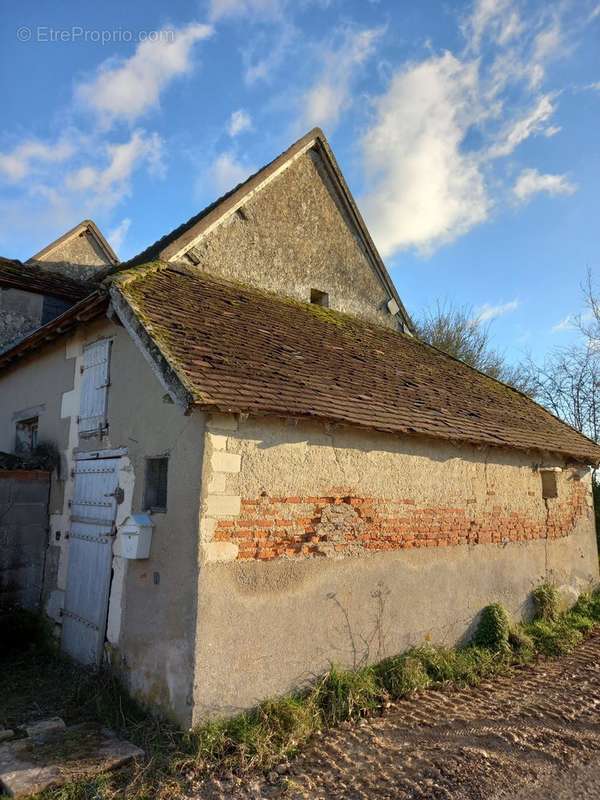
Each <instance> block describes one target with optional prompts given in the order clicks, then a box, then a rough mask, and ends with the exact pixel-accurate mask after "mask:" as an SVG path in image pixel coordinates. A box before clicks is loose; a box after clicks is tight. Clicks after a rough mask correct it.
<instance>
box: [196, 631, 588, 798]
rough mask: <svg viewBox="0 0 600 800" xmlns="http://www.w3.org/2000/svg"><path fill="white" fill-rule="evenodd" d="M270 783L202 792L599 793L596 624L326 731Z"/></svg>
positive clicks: (290, 794) (530, 795)
mask: <svg viewBox="0 0 600 800" xmlns="http://www.w3.org/2000/svg"><path fill="white" fill-rule="evenodd" d="M281 771H282V772H283V769H282V770H281ZM272 781H273V782H272V783H271V784H269V782H268V781H266V782H265V783H262V782H261V783H260V784H259V783H255V784H254V785H252V786H248V785H247V784H246V785H240V784H237V782H236V781H234V780H231V781H230V782H227V781H226V782H224V783H223V782H222V783H220V784H219V783H218V782H216V781H215V782H212V785H211V786H210V787H206V788H207V791H206V792H202V794H201V795H199V796H198V797H203V798H215V797H223V798H225V797H227V798H236V797H238V798H250V797H265V796H268V797H273V798H283V797H285V798H289V799H290V800H292V799H293V800H321V799H322V800H333V799H334V798H335V799H336V800H337V799H339V800H341V799H342V798H344V799H345V800H363V799H364V800H384V799H387V798H399V799H401V800H404V798H419V799H420V800H424V799H425V798H427V800H448V799H449V798H452V800H506V798H511V800H542V798H543V800H551V799H552V800H553V799H554V798H556V800H567V799H568V800H572V798H578V800H592V798H594V799H595V798H600V632H596V633H595V634H594V635H592V637H591V638H590V639H588V640H587V641H586V642H585V643H584V644H583V645H581V646H580V647H579V648H578V649H577V651H576V652H575V653H573V654H572V655H569V656H565V657H563V658H559V659H556V660H552V661H543V662H539V663H538V664H536V665H534V666H530V667H524V668H521V669H518V670H514V671H513V672H512V673H511V674H510V675H507V676H506V677H502V678H496V679H495V680H494V681H493V682H489V683H484V684H482V685H480V686H479V687H477V688H474V689H464V690H461V691H452V690H449V691H447V692H422V693H420V694H418V695H415V696H414V697H412V698H411V699H409V700H406V701H403V702H401V703H398V704H397V705H395V706H393V707H392V708H390V709H389V710H388V711H387V712H386V713H385V714H384V715H383V716H382V717H378V718H374V719H371V720H368V721H362V722H361V723H359V725H356V724H353V725H350V724H348V725H345V726H343V727H341V728H339V729H337V730H333V731H330V732H328V733H326V734H324V735H323V736H322V737H321V738H320V739H319V740H317V741H314V742H313V743H312V744H311V745H310V746H309V747H308V748H307V749H306V750H305V751H304V752H303V753H302V754H301V755H300V756H299V757H298V758H297V759H296V760H295V761H293V762H292V763H291V764H290V765H289V768H288V769H287V771H286V772H285V776H282V777H281V778H280V779H279V780H278V782H277V783H275V776H274V775H273V776H272Z"/></svg>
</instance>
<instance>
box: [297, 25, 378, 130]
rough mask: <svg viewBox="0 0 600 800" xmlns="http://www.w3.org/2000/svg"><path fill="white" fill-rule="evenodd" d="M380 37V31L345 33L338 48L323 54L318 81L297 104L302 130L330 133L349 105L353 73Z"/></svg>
mask: <svg viewBox="0 0 600 800" xmlns="http://www.w3.org/2000/svg"><path fill="white" fill-rule="evenodd" d="M382 33H383V30H382V29H381V28H370V29H365V30H360V31H354V30H346V31H344V32H343V34H342V37H341V42H340V43H339V45H338V46H336V47H334V48H333V47H331V48H329V49H327V50H326V51H325V53H324V55H323V66H322V70H321V77H320V78H319V80H318V81H317V82H316V83H315V84H314V85H313V86H312V87H311V88H310V89H309V90H308V91H307V92H306V94H305V95H304V96H303V97H302V100H301V106H302V110H301V117H302V124H303V127H305V128H313V127H315V126H328V127H329V128H330V129H331V128H333V127H334V126H335V125H336V124H337V122H338V121H339V118H340V116H341V114H342V112H343V111H344V109H345V108H346V107H347V106H348V105H349V102H350V89H351V86H352V80H353V78H354V76H355V73H356V70H357V68H359V67H360V66H361V65H363V64H364V63H365V61H367V59H368V58H369V57H370V56H371V55H372V54H373V52H374V49H375V44H376V42H377V40H378V39H379V37H380V36H381V34H382Z"/></svg>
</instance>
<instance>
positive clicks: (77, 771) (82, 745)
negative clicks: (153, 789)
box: [0, 720, 144, 798]
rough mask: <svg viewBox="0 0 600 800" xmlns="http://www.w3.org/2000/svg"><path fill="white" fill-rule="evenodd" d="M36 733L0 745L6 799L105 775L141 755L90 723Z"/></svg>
mask: <svg viewBox="0 0 600 800" xmlns="http://www.w3.org/2000/svg"><path fill="white" fill-rule="evenodd" d="M46 722H47V721H46ZM61 722H62V720H61ZM33 727H34V728H35V726H33ZM50 727H51V726H50ZM37 729H38V733H37V734H35V735H34V736H33V737H32V736H28V737H27V738H24V739H17V740H15V741H12V742H6V743H4V744H2V745H0V789H3V790H4V791H5V792H6V793H7V794H8V795H9V797H15V798H25V797H28V796H29V795H32V794H36V793H37V792H41V791H43V790H44V789H48V788H50V787H56V786H62V785H63V784H65V783H68V782H69V781H73V780H76V779H81V778H82V777H87V776H92V775H96V774H99V773H101V772H108V771H109V770H113V769H116V768H117V767H120V766H122V765H123V764H126V763H127V762H129V761H131V760H132V759H134V758H139V757H141V756H143V755H144V753H143V751H142V750H140V748H139V747H136V746H135V745H133V744H131V742H127V741H125V740H123V739H119V738H118V737H117V736H116V734H115V733H113V732H112V731H110V730H108V729H107V728H102V727H101V726H99V725H96V724H92V723H84V724H82V725H73V726H72V727H69V728H66V727H64V723H63V726H62V727H61V726H60V725H58V724H55V726H54V730H52V731H49V730H48V729H46V730H45V732H44V731H43V729H42V730H40V729H39V727H38V728H37Z"/></svg>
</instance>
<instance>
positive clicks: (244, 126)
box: [227, 108, 252, 138]
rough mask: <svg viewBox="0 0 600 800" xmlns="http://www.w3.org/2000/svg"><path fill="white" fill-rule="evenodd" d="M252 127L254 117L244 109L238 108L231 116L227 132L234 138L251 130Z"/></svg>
mask: <svg viewBox="0 0 600 800" xmlns="http://www.w3.org/2000/svg"><path fill="white" fill-rule="evenodd" d="M251 128H252V119H251V117H250V114H248V113H247V112H246V111H244V110H243V109H241V108H240V109H238V110H237V111H234V112H233V113H232V115H231V117H230V118H229V125H228V126H227V132H228V133H229V135H230V136H231V137H232V138H233V137H234V136H237V135H238V134H240V133H243V132H244V131H249V130H250V129H251Z"/></svg>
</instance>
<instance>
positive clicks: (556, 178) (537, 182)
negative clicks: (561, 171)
mask: <svg viewBox="0 0 600 800" xmlns="http://www.w3.org/2000/svg"><path fill="white" fill-rule="evenodd" d="M576 191H577V186H576V185H575V184H574V183H572V182H571V181H570V180H569V179H568V178H567V176H566V175H548V174H546V175H543V174H542V173H540V172H538V171H537V169H524V170H523V171H522V172H521V174H520V175H519V177H518V178H517V180H516V182H515V185H514V186H513V192H514V195H515V197H516V198H517V199H518V200H520V201H521V202H525V201H527V200H529V199H530V198H531V197H532V196H533V195H534V194H538V193H539V192H544V193H545V194H549V195H553V196H555V195H560V194H566V195H568V194H573V193H574V192H576Z"/></svg>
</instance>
